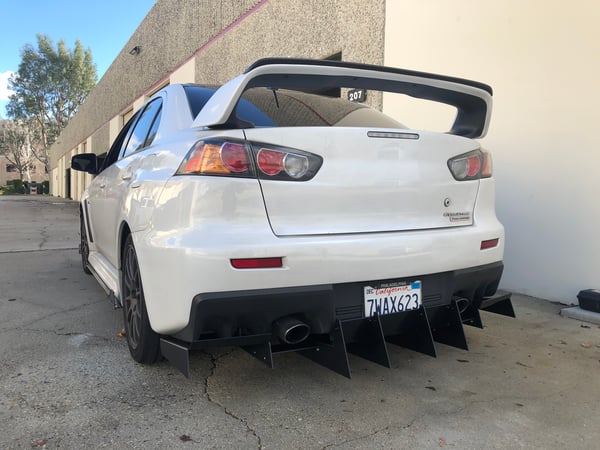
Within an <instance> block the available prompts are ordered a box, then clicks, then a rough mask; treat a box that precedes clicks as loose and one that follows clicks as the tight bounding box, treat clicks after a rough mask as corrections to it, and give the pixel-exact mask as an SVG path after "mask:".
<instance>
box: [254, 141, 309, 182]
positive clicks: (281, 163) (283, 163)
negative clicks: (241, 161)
mask: <svg viewBox="0 0 600 450" xmlns="http://www.w3.org/2000/svg"><path fill="white" fill-rule="evenodd" d="M310 156H312V157H313V159H314V165H318V166H319V167H320V165H321V161H320V159H317V157H316V155H310ZM256 162H257V165H258V169H259V170H260V172H261V173H262V174H264V175H267V177H264V178H268V177H274V176H277V175H283V174H285V175H287V176H288V177H289V178H290V179H293V180H299V179H302V178H303V177H304V176H305V175H306V174H307V173H308V171H309V169H310V161H309V155H307V154H300V153H297V152H292V151H282V150H270V149H267V148H261V149H260V150H259V151H258V153H257V154H256ZM316 169H317V170H318V167H317V168H316ZM315 173H316V170H315ZM313 175H314V174H313ZM313 175H311V178H312V176H313Z"/></svg>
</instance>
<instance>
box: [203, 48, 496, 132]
mask: <svg viewBox="0 0 600 450" xmlns="http://www.w3.org/2000/svg"><path fill="white" fill-rule="evenodd" d="M253 87H268V88H272V89H276V88H283V89H297V90H302V91H307V92H311V91H315V92H316V91H323V90H328V89H334V88H340V87H344V88H357V89H371V90H380V91H387V92H396V93H401V94H406V95H409V96H411V97H415V98H420V99H424V100H432V101H435V102H439V103H445V104H447V105H451V106H454V107H455V108H456V110H457V114H456V119H455V121H454V124H453V125H452V128H451V130H450V131H449V132H450V133H451V134H456V135H459V136H465V137H469V138H478V137H483V136H485V134H486V132H487V129H488V125H489V121H490V116H491V111H492V94H493V91H492V88H491V87H490V86H488V85H487V84H484V83H479V82H477V81H471V80H465V79H462V78H454V77H448V76H444V75H436V74H432V73H425V72H416V71H411V70H403V69H396V68H393V67H385V66H375V65H369V64H358V63H351V62H343V61H329V60H310V59H293V58H265V59H260V60H258V61H256V62H255V63H253V64H252V65H250V66H249V67H248V68H247V69H246V70H245V71H244V72H243V73H242V74H241V75H239V76H238V77H236V78H234V79H232V80H231V81H229V82H228V83H226V84H224V85H223V86H222V87H221V88H220V89H218V90H217V91H216V92H215V94H214V95H213V96H212V97H211V98H210V100H209V101H208V102H207V104H206V105H205V106H204V108H203V109H202V110H201V111H200V113H199V114H198V116H197V117H196V119H195V120H194V123H193V126H194V127H209V128H229V127H234V128H237V127H238V125H239V123H238V121H236V118H235V115H234V109H235V106H236V104H237V102H238V100H239V99H240V97H241V96H242V94H243V93H244V91H246V90H247V89H250V88H253Z"/></svg>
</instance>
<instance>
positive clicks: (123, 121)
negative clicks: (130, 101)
mask: <svg viewBox="0 0 600 450" xmlns="http://www.w3.org/2000/svg"><path fill="white" fill-rule="evenodd" d="M132 116H133V108H131V109H130V110H129V111H127V112H125V113H124V114H122V115H121V124H120V125H121V128H123V127H124V126H125V124H126V123H127V122H129V119H131V117H132Z"/></svg>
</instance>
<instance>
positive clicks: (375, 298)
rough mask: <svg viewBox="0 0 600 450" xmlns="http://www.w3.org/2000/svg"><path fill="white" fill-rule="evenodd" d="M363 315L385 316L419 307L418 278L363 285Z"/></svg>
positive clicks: (420, 295)
mask: <svg viewBox="0 0 600 450" xmlns="http://www.w3.org/2000/svg"><path fill="white" fill-rule="evenodd" d="M363 302H364V314H365V317H373V316H374V315H375V314H377V315H380V316H385V315H388V314H395V313H400V312H406V311H412V310H415V309H419V308H420V307H421V305H422V304H423V290H422V283H421V281H420V280H415V281H391V282H387V283H370V284H369V285H365V286H364V287H363Z"/></svg>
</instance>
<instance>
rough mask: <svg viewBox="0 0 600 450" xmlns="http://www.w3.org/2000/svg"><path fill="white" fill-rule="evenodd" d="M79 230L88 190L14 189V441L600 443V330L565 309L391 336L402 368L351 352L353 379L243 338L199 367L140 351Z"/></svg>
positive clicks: (6, 204)
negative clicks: (458, 332)
mask: <svg viewBox="0 0 600 450" xmlns="http://www.w3.org/2000/svg"><path fill="white" fill-rule="evenodd" d="M40 197H41V196H40ZM78 239H79V235H78V215H77V204H76V203H75V202H71V201H68V200H64V199H57V198H51V197H43V198H37V197H34V198H31V197H0V355H1V364H0V449H31V448H48V449H57V448H61V449H84V448H94V449H95V448H111V449H112V448H139V449H142V448H143V449H153V448H157V449H158V448H160V449H164V448H183V449H191V448H243V449H283V448H298V449H300V448H301V449H330V448H331V449H336V448H341V449H351V448H361V449H374V448H386V449H403V448H419V449H420V448H426V449H439V448H460V449H465V448H467V449H471V448H472V449H480V448H545V449H564V448H580V449H597V448H600V407H599V405H600V327H598V325H593V324H586V323H585V322H579V321H576V320H573V319H568V318H564V317H561V316H559V315H558V312H559V310H560V308H561V306H560V305H556V304H552V303H549V302H546V301H544V300H540V299H535V298H531V297H525V296H520V295H515V296H514V297H513V299H514V305H515V310H516V313H517V318H516V319H511V318H508V317H503V316H498V315H494V314H491V313H482V318H483V321H484V325H485V329H483V330H480V329H476V328H470V327H466V328H465V333H466V335H467V341H468V343H469V348H470V351H468V352H467V351H464V350H458V349H456V348H453V347H448V346H445V345H437V349H438V357H437V358H431V357H429V356H426V355H422V354H419V353H415V352H412V351H410V350H406V349H403V348H400V347H396V346H392V345H390V346H389V351H390V358H391V360H392V368H391V369H387V368H384V367H380V366H378V365H375V364H373V363H370V362H368V361H365V360H362V359H360V358H358V357H355V356H352V355H350V365H351V368H352V379H346V378H344V377H342V376H340V375H337V374H336V373H334V372H332V371H329V370H327V369H325V368H323V367H321V366H318V365H316V364H314V363H313V362H311V361H309V360H308V359H304V358H303V357H302V356H300V355H298V354H285V355H276V359H275V368H274V369H273V370H271V369H269V368H267V367H266V366H265V365H262V364H261V363H259V362H258V361H257V360H255V359H254V358H252V357H251V356H249V355H248V354H247V353H245V352H244V351H242V350H240V349H236V348H226V349H218V350H216V351H215V350H211V351H206V352H202V351H200V352H196V353H194V354H193V356H192V367H191V378H190V379H186V378H185V377H183V376H182V375H181V374H180V373H179V372H178V371H177V370H176V369H174V368H173V367H172V366H171V365H170V364H169V363H168V362H166V361H163V362H160V363H158V364H156V365H154V366H142V365H139V364H136V363H135V362H134V361H133V360H132V359H131V358H130V356H129V354H128V350H127V344H126V342H125V339H124V338H123V337H121V335H120V331H121V329H122V311H121V310H120V309H118V310H115V309H113V307H112V303H111V302H110V300H109V299H108V297H107V296H106V295H105V293H104V291H103V290H102V289H101V288H100V287H99V285H98V284H97V283H96V282H95V280H94V279H93V277H91V276H89V275H85V274H84V273H83V272H82V270H81V264H80V259H79V255H78V253H77V244H78Z"/></svg>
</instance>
